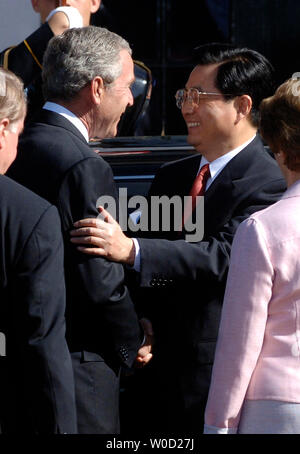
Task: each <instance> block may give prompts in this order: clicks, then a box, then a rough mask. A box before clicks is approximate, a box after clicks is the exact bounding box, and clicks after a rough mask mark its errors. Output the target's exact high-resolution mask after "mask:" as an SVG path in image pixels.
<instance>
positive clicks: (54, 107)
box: [43, 101, 89, 142]
mask: <svg viewBox="0 0 300 454" xmlns="http://www.w3.org/2000/svg"><path fill="white" fill-rule="evenodd" d="M43 109H46V110H50V111H51V112H55V113H57V114H59V115H62V116H63V117H64V118H66V119H67V120H69V121H70V122H71V123H72V124H73V125H74V126H75V127H76V128H77V129H78V130H79V132H81V134H82V135H83V137H84V138H85V140H86V141H87V142H88V141H89V134H88V130H87V128H86V127H85V125H84V124H83V123H82V121H81V120H80V119H79V118H78V117H76V115H75V114H73V112H71V111H70V110H69V109H66V108H65V107H63V106H61V105H60V104H56V103H55V102H50V101H47V102H46V103H45V104H44V106H43Z"/></svg>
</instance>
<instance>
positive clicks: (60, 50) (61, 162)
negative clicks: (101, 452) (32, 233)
mask: <svg viewBox="0 0 300 454" xmlns="http://www.w3.org/2000/svg"><path fill="white" fill-rule="evenodd" d="M43 80H44V93H45V97H46V99H47V103H46V104H45V105H44V108H43V110H42V111H41V112H40V113H39V114H38V116H37V119H36V121H35V122H34V123H32V124H31V125H29V126H28V127H27V128H26V130H25V133H24V135H23V137H22V140H21V141H20V151H21V153H20V154H19V158H18V159H17V160H16V162H15V164H14V166H13V167H12V168H11V171H10V177H12V178H14V179H15V180H17V181H19V182H20V183H22V184H23V185H24V186H27V187H28V188H30V189H31V190H33V191H34V192H37V193H38V194H39V195H41V196H42V197H44V198H45V199H47V200H49V201H51V202H52V203H53V204H54V205H56V206H57V208H58V210H59V213H60V216H61V221H62V229H63V235H64V238H65V277H66V289H67V312H66V320H67V341H68V345H69V348H70V351H71V356H72V360H73V367H74V375H75V388H76V399H77V414H78V432H79V433H90V434H92V433H117V432H118V431H119V412H118V405H119V399H118V397H119V393H118V391H119V371H120V366H121V365H125V366H131V365H132V364H133V362H134V360H135V358H136V356H137V352H138V360H139V361H140V362H142V363H143V362H147V361H148V359H149V358H150V357H151V353H150V351H149V350H150V347H148V345H147V336H146V344H145V345H144V346H143V347H142V348H140V347H141V343H142V340H143V336H144V334H143V330H141V328H140V325H139V322H138V319H137V316H136V314H135V311H134V308H133V304H132V302H131V300H130V297H129V294H128V291H127V288H126V287H125V286H124V283H123V278H124V272H123V268H122V265H120V264H115V263H112V262H109V261H108V260H106V259H102V258H96V257H86V256H84V255H82V254H80V253H79V252H77V251H76V248H75V247H74V246H73V245H72V244H71V245H70V241H69V231H70V230H71V229H72V228H73V222H74V221H75V220H77V219H81V218H83V217H91V216H97V214H98V212H97V209H96V201H97V199H98V198H99V197H100V196H101V195H111V196H113V197H117V194H116V189H115V186H114V183H113V176H112V171H111V169H110V167H109V166H108V164H106V163H105V162H104V161H103V159H101V158H100V157H99V156H98V155H97V154H96V153H94V152H93V151H91V150H90V148H89V146H88V139H89V138H91V137H95V136H97V137H100V138H103V137H109V136H114V135H115V134H116V131H117V124H118V122H119V119H120V116H121V114H122V113H123V112H124V111H125V109H126V107H127V106H129V105H132V103H133V98H132V94H131V90H130V86H131V84H132V82H133V80H134V73H133V61H132V58H131V49H130V47H129V45H128V43H127V42H126V41H125V40H124V39H123V38H121V37H120V36H118V35H116V34H114V33H111V32H109V31H108V30H106V29H103V28H98V27H84V28H81V29H71V30H67V31H66V32H65V33H63V34H62V35H60V36H57V37H54V38H53V39H52V40H51V41H50V43H49V46H48V48H47V51H46V53H45V56H44V65H43Z"/></svg>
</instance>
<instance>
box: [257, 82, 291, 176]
mask: <svg viewBox="0 0 300 454" xmlns="http://www.w3.org/2000/svg"><path fill="white" fill-rule="evenodd" d="M299 85H300V81H299V80H298V79H288V80H287V81H286V82H284V83H283V84H282V85H280V87H278V88H277V90H276V92H275V94H274V95H273V96H271V97H270V98H266V99H264V100H263V101H262V103H261V106H260V113H261V119H260V133H261V135H262V137H263V139H264V140H265V142H267V144H268V145H269V146H270V148H271V150H272V151H273V152H274V153H279V152H280V151H282V152H283V153H284V155H285V162H284V163H285V165H286V166H287V168H288V169H290V170H293V171H300V92H299V90H298V88H299Z"/></svg>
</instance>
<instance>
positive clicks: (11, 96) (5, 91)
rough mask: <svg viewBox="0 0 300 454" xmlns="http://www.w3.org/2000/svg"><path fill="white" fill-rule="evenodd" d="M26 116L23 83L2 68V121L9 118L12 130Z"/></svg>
mask: <svg viewBox="0 0 300 454" xmlns="http://www.w3.org/2000/svg"><path fill="white" fill-rule="evenodd" d="M25 115H26V97H25V93H24V86H23V82H22V81H21V80H20V79H19V78H18V77H17V76H16V75H15V74H13V73H12V72H11V71H8V70H6V69H3V68H0V120H2V119H3V118H8V119H9V122H10V129H11V127H14V126H15V124H16V123H17V122H18V121H19V120H21V119H22V118H24V117H25Z"/></svg>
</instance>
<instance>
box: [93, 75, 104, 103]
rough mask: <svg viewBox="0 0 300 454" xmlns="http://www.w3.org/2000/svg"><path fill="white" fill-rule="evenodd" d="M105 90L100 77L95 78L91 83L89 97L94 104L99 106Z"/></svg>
mask: <svg viewBox="0 0 300 454" xmlns="http://www.w3.org/2000/svg"><path fill="white" fill-rule="evenodd" d="M104 90H105V87H104V82H103V79H102V77H100V76H96V77H94V79H93V80H92V82H91V95H92V100H93V102H94V104H100V102H101V100H102V97H103V92H104Z"/></svg>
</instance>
